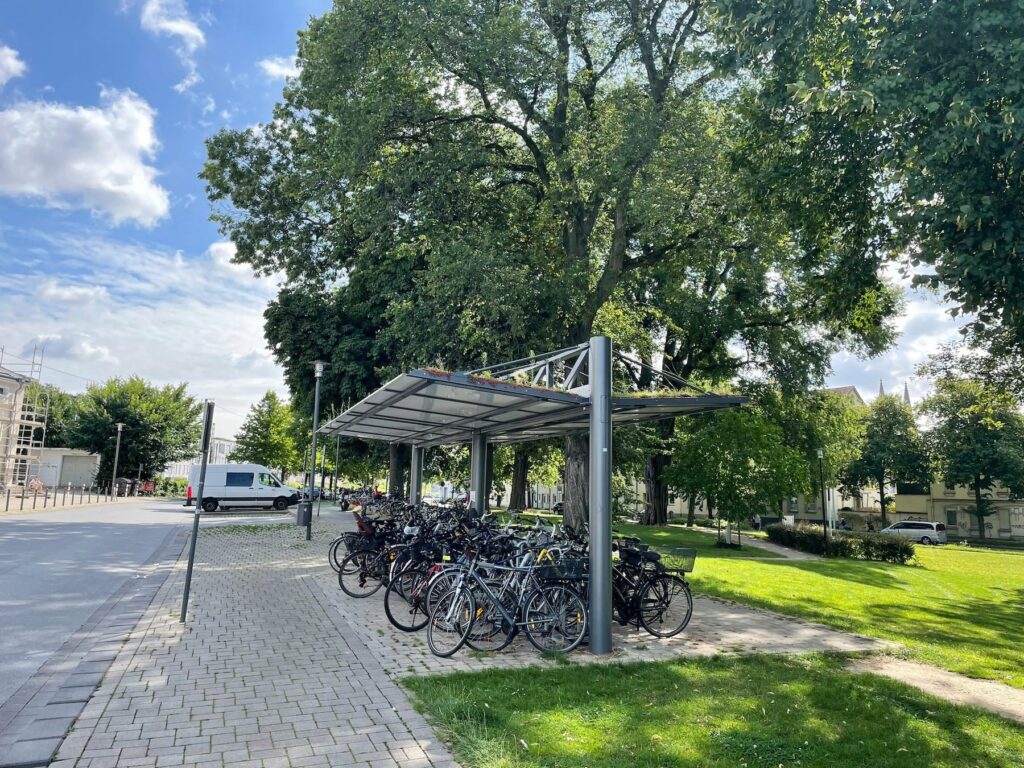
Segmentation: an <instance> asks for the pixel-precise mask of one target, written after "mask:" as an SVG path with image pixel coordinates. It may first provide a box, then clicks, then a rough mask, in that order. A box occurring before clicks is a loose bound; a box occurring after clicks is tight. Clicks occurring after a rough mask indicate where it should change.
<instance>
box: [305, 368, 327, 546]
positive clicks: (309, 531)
mask: <svg viewBox="0 0 1024 768" xmlns="http://www.w3.org/2000/svg"><path fill="white" fill-rule="evenodd" d="M313 375H314V376H315V377H316V389H315V390H314V394H313V445H312V446H311V447H310V451H309V453H310V456H311V461H310V463H309V464H310V466H309V498H310V501H312V499H313V486H315V485H316V430H317V427H319V426H320V379H322V378H323V375H324V363H323V362H321V361H320V360H317V361H316V362H315V363H313ZM312 511H313V510H312V507H311V508H310V515H309V517H308V518H307V519H306V541H309V540H310V539H311V538H312V537H313V515H312Z"/></svg>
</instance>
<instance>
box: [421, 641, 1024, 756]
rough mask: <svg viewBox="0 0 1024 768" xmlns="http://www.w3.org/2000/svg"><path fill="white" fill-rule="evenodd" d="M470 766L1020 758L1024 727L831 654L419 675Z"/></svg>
mask: <svg viewBox="0 0 1024 768" xmlns="http://www.w3.org/2000/svg"><path fill="white" fill-rule="evenodd" d="M403 683H404V685H405V686H406V687H407V688H408V689H409V690H410V691H411V692H412V694H413V697H414V701H415V703H416V705H417V706H418V707H419V708H420V709H421V710H422V711H424V712H425V713H426V714H427V715H428V716H429V717H430V718H431V719H432V720H433V722H434V724H435V725H436V726H438V727H440V728H441V729H442V732H443V733H445V734H446V736H447V737H448V738H449V739H450V740H451V742H452V745H453V747H454V751H455V754H456V757H457V758H458V759H459V761H460V762H461V763H462V765H463V766H465V768H628V767H630V766H645V767H646V766H650V767H652V768H653V767H655V766H657V767H659V768H683V767H684V766H686V767H687V768H689V767H690V766H702V767H703V768H719V767H723V768H724V767H725V766H729V767H730V768H735V767H736V766H746V767H747V768H759V767H763V768H778V767H779V766H787V767H788V766H798V765H799V766H802V767H803V768H809V767H810V766H827V768H855V767H856V768H861V767H862V766H872V767H873V768H889V767H890V766H891V768H917V767H920V768H926V767H930V768H941V767H943V766H950V768H953V767H954V766H955V767H956V768H960V766H980V767H983V768H989V767H992V768H996V767H998V768H1003V767H1004V766H1005V767H1006V768H1009V767H1010V766H1018V765H1019V758H1020V755H1021V754H1024V729H1021V728H1019V727H1017V726H1015V725H1013V724H1011V723H1010V722H1009V721H1006V720H1003V719H1002V718H999V717H996V716H994V715H989V714H985V713H981V712H980V711H977V710H973V709H969V708H959V707H954V706H952V705H950V704H946V703H945V702H942V701H940V700H938V699H935V698H932V697H930V696H928V695H926V694H923V693H920V692H919V691H917V690H915V689H912V688H910V687H909V686H906V685H903V684H902V683H897V682H894V681H891V680H888V679H886V678H882V677H877V676H875V675H869V674H853V673H850V672H846V671H844V669H843V668H842V660H841V659H840V658H838V657H832V656H809V657H788V656H770V655H762V656H740V657H732V656H719V657H714V658H710V659H692V660H685V661H672V662H659V663H644V664H630V665H587V666H576V665H573V666H571V667H560V668H556V669H545V670H539V669H536V668H530V669H518V670H494V671H488V672H479V673H460V674H455V675H449V676H445V677H430V678H408V679H406V680H404V681H403Z"/></svg>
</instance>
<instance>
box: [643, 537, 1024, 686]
mask: <svg viewBox="0 0 1024 768" xmlns="http://www.w3.org/2000/svg"><path fill="white" fill-rule="evenodd" d="M651 540H652V541H653V540H656V539H655V538H654V537H652V539H651ZM917 560H918V562H917V564H916V565H892V564H889V563H874V562H865V561H863V560H845V559H835V560H831V559H829V560H800V561H798V560H769V561H757V560H749V559H748V560H744V559H742V558H717V559H705V560H704V561H703V562H702V561H701V559H700V558H698V560H697V569H696V571H695V572H694V573H693V575H692V576H693V586H694V590H695V591H696V592H697V593H700V594H706V595H712V596H717V597H723V598H726V599H729V600H734V601H736V602H739V603H746V604H748V605H754V606H757V607H761V608H767V609H769V610H773V611H778V612H779V613H784V614H788V615H790V616H797V617H800V618H806V619H810V620H813V621H819V622H821V623H823V624H828V625H829V626H832V627H835V628H837V629H841V630H846V631H850V632H857V633H860V634H864V635H869V636H872V637H879V638H883V639H887V640H894V641H896V642H898V643H901V644H903V645H905V646H906V647H907V648H908V649H909V650H910V654H911V656H912V657H913V658H914V659H915V660H917V661H921V662H924V663H928V664H934V665H936V666H938V667H942V668H943V669H948V670H950V671H953V672H960V673H962V674H965V675H969V676H971V677H979V678H986V679H991V680H998V681H1000V682H1003V683H1007V684H1008V685H1012V686H1015V687H1017V688H1024V640H1022V638H1024V556H1022V555H1020V554H1012V553H1000V552H994V551H980V550H977V549H973V550H968V549H961V548H958V547H955V546H947V547H918V548H917Z"/></svg>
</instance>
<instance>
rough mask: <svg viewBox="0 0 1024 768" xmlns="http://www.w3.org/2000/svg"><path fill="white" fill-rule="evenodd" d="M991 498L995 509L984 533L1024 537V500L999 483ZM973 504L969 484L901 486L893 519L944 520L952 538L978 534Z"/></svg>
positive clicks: (1016, 537) (1012, 538) (997, 536)
mask: <svg viewBox="0 0 1024 768" xmlns="http://www.w3.org/2000/svg"><path fill="white" fill-rule="evenodd" d="M988 498H989V500H990V501H992V503H993V505H994V506H995V508H996V511H995V512H994V513H993V514H991V515H989V516H988V517H986V518H985V523H984V525H985V537H986V538H991V539H1009V540H1018V541H1020V540H1024V500H1014V499H1011V498H1010V492H1009V490H1008V489H1006V488H1003V487H1002V486H999V485H996V487H995V488H993V489H992V491H991V492H990V493H989V495H988ZM973 506H974V493H973V492H972V491H971V490H970V489H969V488H967V487H966V486H962V485H958V486H948V485H945V484H943V483H932V484H931V486H930V487H929V488H927V489H922V488H906V489H903V488H901V489H900V492H898V493H897V494H896V511H895V513H894V514H892V515H891V516H890V520H891V522H899V521H901V520H927V521H932V522H937V523H945V525H946V535H947V536H948V537H949V538H950V540H953V539H955V538H957V537H960V538H977V537H978V536H979V530H978V518H977V516H976V515H972V514H971V513H970V512H968V511H967V509H968V508H969V507H973Z"/></svg>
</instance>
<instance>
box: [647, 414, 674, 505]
mask: <svg viewBox="0 0 1024 768" xmlns="http://www.w3.org/2000/svg"><path fill="white" fill-rule="evenodd" d="M669 423H671V422H669ZM671 460H672V459H671V457H670V456H668V455H666V454H664V453H656V454H654V455H653V456H649V457H648V458H647V463H646V464H645V465H644V488H645V489H646V491H647V507H646V509H645V510H644V514H643V515H642V516H641V518H640V522H641V523H642V524H643V525H667V524H668V485H666V484H665V480H664V479H663V478H664V475H665V470H666V469H668V465H669V462H671Z"/></svg>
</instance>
